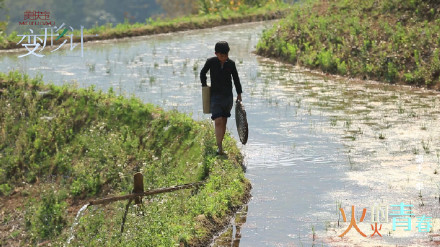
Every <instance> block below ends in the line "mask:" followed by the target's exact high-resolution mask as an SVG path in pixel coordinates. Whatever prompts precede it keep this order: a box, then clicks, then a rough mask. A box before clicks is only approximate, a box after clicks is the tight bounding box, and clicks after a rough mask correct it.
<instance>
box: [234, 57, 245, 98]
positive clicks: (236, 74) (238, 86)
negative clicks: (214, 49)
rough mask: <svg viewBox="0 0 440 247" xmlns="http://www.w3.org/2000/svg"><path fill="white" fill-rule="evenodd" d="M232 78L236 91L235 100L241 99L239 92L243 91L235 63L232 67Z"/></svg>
mask: <svg viewBox="0 0 440 247" xmlns="http://www.w3.org/2000/svg"><path fill="white" fill-rule="evenodd" d="M232 79H234V85H235V91H236V92H237V100H240V101H241V93H243V91H242V89H241V83H240V78H239V77H238V72H237V67H235V64H234V66H233V68H232Z"/></svg>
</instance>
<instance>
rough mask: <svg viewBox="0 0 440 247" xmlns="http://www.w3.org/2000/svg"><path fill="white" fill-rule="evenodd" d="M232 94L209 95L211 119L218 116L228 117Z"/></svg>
mask: <svg viewBox="0 0 440 247" xmlns="http://www.w3.org/2000/svg"><path fill="white" fill-rule="evenodd" d="M233 102H234V100H233V96H232V95H231V96H223V95H215V96H211V112H212V116H211V119H212V120H214V119H216V118H218V117H230V116H231V109H232V105H233V104H234V103H233Z"/></svg>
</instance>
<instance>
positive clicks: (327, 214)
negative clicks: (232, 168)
mask: <svg viewBox="0 0 440 247" xmlns="http://www.w3.org/2000/svg"><path fill="white" fill-rule="evenodd" d="M272 24H273V22H268V23H252V24H241V25H233V26H225V27H219V28H213V29H206V30H197V31H189V32H180V33H175V34H165V35H157V36H148V37H138V38H132V39H126V40H118V41H116V40H112V41H105V42H97V43H86V44H85V50H84V58H80V57H79V55H80V50H79V47H77V48H75V49H74V50H73V51H69V50H58V51H56V52H53V53H43V54H45V55H46V56H45V57H43V58H37V57H26V58H17V56H18V55H21V54H23V53H24V51H20V52H19V53H3V54H2V55H1V57H0V60H1V65H0V70H1V71H3V72H6V71H8V70H11V69H17V70H20V71H22V72H26V73H29V74H31V75H36V74H42V75H43V78H44V80H45V81H53V82H54V83H55V84H63V83H67V84H76V85H78V86H81V87H84V86H89V85H96V88H98V89H102V90H104V91H106V90H108V89H109V88H110V87H112V88H113V89H114V91H115V92H116V93H119V94H123V95H127V96H130V95H135V96H137V97H139V98H141V99H142V100H144V101H145V102H152V103H155V104H158V105H160V106H162V107H164V108H165V109H177V110H179V111H182V112H186V113H189V114H192V116H193V117H194V118H195V119H198V120H201V119H209V116H208V115H204V114H203V113H202V106H201V88H200V81H199V75H198V74H199V71H200V69H201V67H202V66H203V64H204V62H205V60H206V58H208V57H210V56H213V55H214V54H213V53H214V52H213V46H214V44H215V42H217V41H218V40H227V41H228V42H229V43H230V45H231V52H230V58H231V59H233V60H235V62H236V64H237V68H238V71H239V74H240V78H241V81H242V86H243V90H244V95H243V100H244V104H245V107H246V110H247V113H248V121H249V128H250V134H249V140H248V144H246V146H242V145H240V148H241V150H242V152H243V153H244V155H245V157H246V158H245V162H246V164H245V165H246V167H247V171H246V176H247V177H248V178H249V179H250V180H251V182H252V185H253V190H252V196H253V197H252V199H251V201H250V202H249V203H248V204H247V205H246V206H245V207H244V208H243V209H241V210H240V211H239V212H238V213H237V215H236V216H235V217H234V218H233V219H231V225H230V226H229V227H228V228H227V229H225V230H224V232H223V233H221V234H220V236H218V237H217V238H216V240H215V241H214V243H213V244H212V245H214V246H301V245H304V246H310V245H312V244H316V245H318V246H321V245H324V246H327V245H342V246H347V245H353V244H358V245H375V246H377V245H386V244H392V245H396V244H400V245H407V244H416V243H421V244H422V245H425V244H427V243H432V242H433V241H431V242H429V240H430V238H431V239H433V238H434V240H435V237H433V236H432V234H429V233H424V232H421V233H419V232H418V231H417V228H416V227H415V225H414V226H413V230H412V231H406V232H404V231H393V230H392V229H391V223H384V228H382V230H380V232H381V233H382V237H377V236H375V237H373V238H363V237H362V236H361V235H360V234H359V233H357V232H356V230H355V229H354V228H353V229H352V230H351V231H350V232H349V233H347V235H346V236H345V237H344V238H342V239H341V238H339V237H337V236H338V235H339V234H342V233H343V232H344V230H345V229H347V227H348V223H344V222H342V217H341V215H340V214H339V211H338V207H339V206H340V205H342V207H343V208H344V209H345V213H346V215H347V218H348V220H350V213H351V205H355V206H356V219H357V221H358V222H359V218H360V215H361V213H362V208H367V215H366V220H365V221H364V222H359V223H358V226H359V228H360V229H361V230H362V231H364V232H365V233H366V234H368V235H371V234H372V233H373V232H372V230H371V229H370V224H371V214H370V212H371V211H370V210H371V205H373V204H374V203H375V202H380V203H384V204H388V205H393V204H400V203H401V202H403V203H405V204H410V205H413V206H414V207H413V208H412V212H413V213H414V214H415V215H417V216H421V215H422V214H425V215H426V216H427V217H432V218H433V226H434V230H435V231H438V228H439V224H438V223H437V218H438V217H439V216H438V214H439V210H438V209H439V207H438V205H439V200H438V198H435V197H436V196H437V197H438V196H439V195H440V189H439V188H440V187H439V186H440V183H439V176H440V175H437V174H434V173H440V167H438V165H439V164H440V158H439V157H440V149H439V148H438V146H439V145H438V144H439V136H440V131H439V128H437V127H436V126H437V121H438V116H439V115H440V112H439V108H438V105H439V99H438V96H437V95H436V94H434V93H431V92H426V91H423V90H418V89H412V88H409V87H399V86H389V85H382V84H377V83H373V82H356V81H349V80H346V79H338V78H326V77H325V76H321V75H317V74H312V73H309V72H308V71H305V70H303V69H300V68H296V67H293V66H290V65H284V64H280V63H277V62H274V61H271V60H269V59H264V58H261V57H258V56H256V55H254V54H253V53H252V51H253V50H255V45H256V43H257V40H258V37H259V36H260V35H261V32H262V30H263V29H264V28H266V27H268V26H269V25H272ZM233 117H234V116H232V118H231V119H230V121H229V122H228V130H229V131H230V132H231V133H232V134H233V135H234V136H235V137H237V136H236V129H235V126H234V118H233ZM236 139H238V138H236ZM437 171H438V172H437ZM422 205H423V206H422ZM338 220H339V221H340V224H339V226H338ZM413 222H415V219H413ZM398 230H399V229H398Z"/></svg>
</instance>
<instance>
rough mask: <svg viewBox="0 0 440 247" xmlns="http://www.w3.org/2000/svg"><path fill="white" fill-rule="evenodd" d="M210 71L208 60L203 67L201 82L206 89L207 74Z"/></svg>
mask: <svg viewBox="0 0 440 247" xmlns="http://www.w3.org/2000/svg"><path fill="white" fill-rule="evenodd" d="M208 70H209V59H208V60H206V63H205V65H204V66H203V68H202V70H201V71H200V81H201V82H202V87H206V86H208V84H206V79H207V78H206V73H208Z"/></svg>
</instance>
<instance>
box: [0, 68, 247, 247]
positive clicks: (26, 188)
mask: <svg viewBox="0 0 440 247" xmlns="http://www.w3.org/2000/svg"><path fill="white" fill-rule="evenodd" d="M0 109H2V110H1V111H0V194H1V197H0V205H1V208H2V213H1V215H0V218H1V219H0V222H1V223H0V230H1V231H0V232H1V236H0V245H10V244H17V243H18V244H20V243H21V244H23V243H24V244H29V245H34V244H37V243H41V242H45V241H48V242H49V243H51V244H52V246H61V245H63V243H65V241H66V240H67V238H68V237H69V234H70V231H69V230H70V226H71V225H72V223H73V218H74V216H75V214H76V211H77V210H78V209H79V208H80V207H81V206H82V205H83V204H84V203H85V202H86V201H89V200H90V199H94V198H101V197H106V196H108V195H123V194H128V193H130V191H132V189H133V188H132V183H133V178H132V176H133V174H134V173H135V172H138V171H140V172H141V173H142V174H143V175H144V185H145V189H152V188H158V187H165V186H173V185H177V184H183V183H189V182H196V181H200V180H206V184H205V185H204V186H202V187H200V188H199V189H188V190H182V191H177V192H172V193H168V194H162V195H158V196H154V197H150V198H145V199H144V204H143V206H142V207H134V206H133V207H131V208H130V210H129V213H128V216H127V221H126V223H125V230H124V233H122V234H121V233H120V225H121V221H122V215H123V213H124V209H125V204H126V202H115V203H112V204H109V205H106V206H92V207H90V208H89V209H88V210H87V211H86V212H85V215H84V217H82V218H81V220H80V223H79V225H78V226H77V227H76V231H75V239H74V240H73V241H72V245H73V246H84V245H86V246H103V245H105V246H116V245H119V246H120V245H123V246H174V245H175V244H179V243H186V244H188V245H191V246H198V245H203V244H206V242H207V241H209V240H210V239H211V237H212V234H213V232H214V231H215V230H218V227H220V226H221V225H222V224H225V223H227V222H226V219H227V215H228V214H230V213H231V212H232V210H234V209H236V208H237V207H238V206H239V205H241V204H242V203H243V201H245V200H246V199H247V197H248V195H249V189H250V184H249V182H248V181H247V180H246V179H245V177H244V174H243V171H242V168H241V162H242V156H241V154H240V152H239V150H238V149H237V147H236V143H235V141H234V140H233V139H232V138H231V137H230V136H227V137H226V139H225V142H226V143H225V144H226V150H227V151H228V152H229V155H228V158H220V157H217V156H215V138H214V134H213V128H212V124H210V123H209V122H195V121H193V120H192V119H191V118H190V117H188V116H186V115H184V114H181V113H178V112H176V111H171V112H165V111H163V110H161V109H160V108H158V107H156V106H153V105H150V104H143V103H142V102H140V100H138V99H136V98H125V97H123V96H116V95H115V94H114V93H113V92H112V91H110V92H108V93H103V92H101V91H95V90H94V89H93V88H88V89H76V88H71V87H68V86H63V87H59V86H54V85H45V84H43V82H42V81H41V80H40V79H39V78H33V79H31V78H28V77H27V76H23V75H21V74H19V73H18V72H10V73H9V74H8V75H6V74H0Z"/></svg>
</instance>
